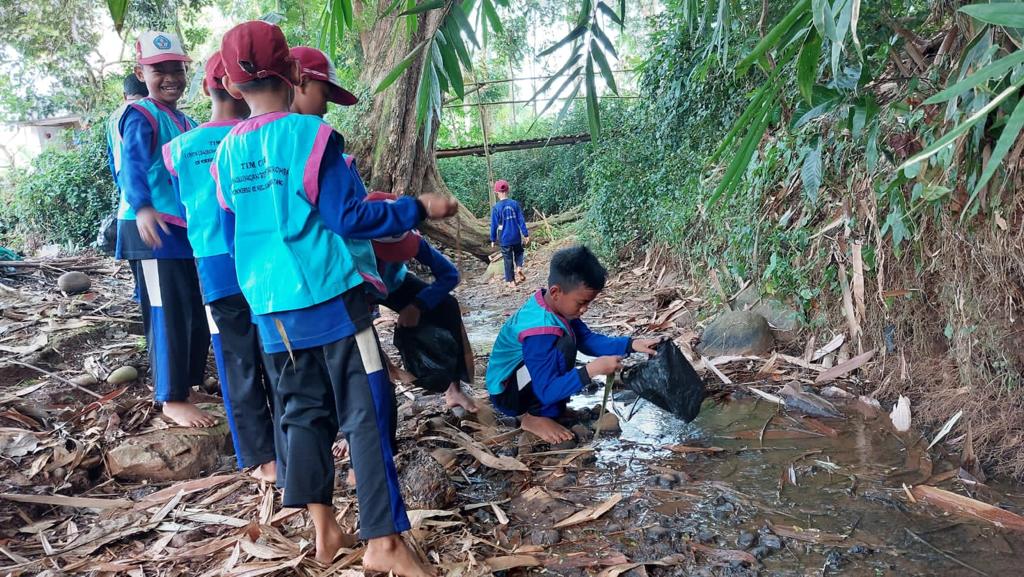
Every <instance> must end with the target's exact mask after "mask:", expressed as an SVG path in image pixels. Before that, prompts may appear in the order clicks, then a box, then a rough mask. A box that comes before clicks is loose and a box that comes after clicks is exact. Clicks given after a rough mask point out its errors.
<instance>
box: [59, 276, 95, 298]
mask: <svg viewBox="0 0 1024 577" xmlns="http://www.w3.org/2000/svg"><path fill="white" fill-rule="evenodd" d="M90 286H92V281H91V280H89V276H88V275H86V274H85V273H84V272H79V271H71V272H66V273H64V274H62V275H60V278H58V279H57V288H59V289H60V290H62V291H64V292H66V293H68V294H69V295H73V294H78V293H84V292H85V291H87V290H89V287H90Z"/></svg>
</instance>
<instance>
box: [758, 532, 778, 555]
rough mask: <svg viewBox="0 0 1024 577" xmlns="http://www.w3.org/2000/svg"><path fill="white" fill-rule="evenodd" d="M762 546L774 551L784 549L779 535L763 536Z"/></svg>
mask: <svg viewBox="0 0 1024 577" xmlns="http://www.w3.org/2000/svg"><path fill="white" fill-rule="evenodd" d="M761 545H762V546H764V547H767V548H769V549H771V550H773V551H778V550H779V549H782V539H780V538H779V536H778V535H773V534H771V533H768V534H766V535H762V536H761Z"/></svg>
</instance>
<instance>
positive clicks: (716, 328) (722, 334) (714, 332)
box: [697, 311, 775, 357]
mask: <svg viewBox="0 0 1024 577" xmlns="http://www.w3.org/2000/svg"><path fill="white" fill-rule="evenodd" d="M774 346H775V339H774V337H772V331H771V328H770V327H769V326H768V321H767V320H765V318H764V317H763V316H761V315H759V314H757V313H755V312H751V311H726V312H724V313H722V314H721V315H719V316H718V318H716V319H715V320H714V321H712V323H711V324H710V325H708V326H707V328H706V329H704V335H703V336H702V337H701V342H700V346H699V347H698V349H697V350H698V352H699V353H700V354H702V355H704V356H706V357H717V356H720V355H763V354H765V353H767V352H769V351H771V350H772V348H773V347H774Z"/></svg>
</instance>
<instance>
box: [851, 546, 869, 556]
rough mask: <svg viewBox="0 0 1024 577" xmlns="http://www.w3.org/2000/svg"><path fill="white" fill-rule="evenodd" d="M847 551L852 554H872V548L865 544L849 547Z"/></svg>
mask: <svg viewBox="0 0 1024 577" xmlns="http://www.w3.org/2000/svg"><path fill="white" fill-rule="evenodd" d="M846 552H847V553H849V554H851V555H869V554H871V549H868V548H867V547H865V546H864V545H854V546H853V547H850V548H849V549H847V550H846Z"/></svg>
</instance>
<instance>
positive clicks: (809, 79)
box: [796, 30, 821, 104]
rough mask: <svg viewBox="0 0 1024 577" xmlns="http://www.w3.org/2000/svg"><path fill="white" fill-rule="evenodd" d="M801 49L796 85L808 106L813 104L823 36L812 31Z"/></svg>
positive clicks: (798, 58)
mask: <svg viewBox="0 0 1024 577" xmlns="http://www.w3.org/2000/svg"><path fill="white" fill-rule="evenodd" d="M809 36H810V37H809V38H808V39H807V40H806V41H804V45H803V46H801V47H800V56H798V57H797V63H796V84H797V86H798V87H799V88H800V94H801V95H802V96H803V97H804V100H806V101H807V103H808V104H813V100H814V83H815V82H816V81H817V80H818V60H819V59H820V58H821V35H820V34H818V33H817V32H816V31H813V30H812V31H811V33H810V35H809Z"/></svg>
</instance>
